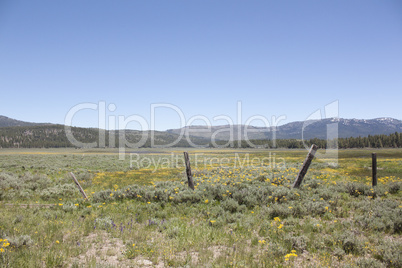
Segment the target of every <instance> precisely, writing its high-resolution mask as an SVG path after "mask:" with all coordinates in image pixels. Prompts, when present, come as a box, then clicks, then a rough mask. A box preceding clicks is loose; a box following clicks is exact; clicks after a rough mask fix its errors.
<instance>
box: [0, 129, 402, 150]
mask: <svg viewBox="0 0 402 268" xmlns="http://www.w3.org/2000/svg"><path fill="white" fill-rule="evenodd" d="M71 133H72V136H73V137H74V139H76V140H77V141H78V142H80V143H82V144H86V145H85V146H88V147H89V144H90V143H94V142H96V143H97V146H96V147H112V148H117V147H119V146H126V147H133V145H134V146H135V145H136V144H139V145H141V146H140V147H142V148H150V147H158V146H159V147H164V146H165V147H167V146H168V147H194V146H195V145H198V146H201V147H232V148H253V147H258V148H289V149H297V148H305V145H307V146H311V144H313V143H314V144H316V145H317V146H318V147H319V148H328V147H329V148H333V147H334V146H335V145H336V143H338V148H341V149H343V148H344V149H346V148H402V134H401V133H398V132H395V133H392V134H390V135H369V136H368V137H350V138H339V139H337V140H332V141H329V142H330V143H332V144H327V141H326V140H323V139H317V138H315V139H310V140H306V141H304V143H303V141H302V140H298V139H277V140H275V141H274V140H270V139H264V140H260V139H254V140H249V141H246V140H242V141H216V143H214V144H212V143H211V142H210V140H208V139H206V138H200V137H190V140H187V138H186V137H185V136H184V137H182V138H181V139H180V140H179V135H177V134H174V133H169V132H163V131H154V132H151V131H135V130H126V131H103V132H102V131H101V132H100V131H99V129H96V128H78V127H72V128H71ZM100 135H101V137H100ZM61 147H79V146H76V145H74V144H72V143H71V142H70V141H69V140H68V138H67V135H66V132H65V127H64V126H63V125H41V126H29V127H2V128H0V148H61Z"/></svg>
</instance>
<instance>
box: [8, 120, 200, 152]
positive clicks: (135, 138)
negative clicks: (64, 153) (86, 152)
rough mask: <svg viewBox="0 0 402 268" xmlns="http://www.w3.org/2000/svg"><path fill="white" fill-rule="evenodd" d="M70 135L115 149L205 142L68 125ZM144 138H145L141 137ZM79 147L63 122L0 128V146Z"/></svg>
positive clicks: (159, 133)
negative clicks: (68, 134) (71, 140)
mask: <svg viewBox="0 0 402 268" xmlns="http://www.w3.org/2000/svg"><path fill="white" fill-rule="evenodd" d="M71 134H72V137H73V138H74V139H75V140H76V141H77V142H79V143H82V146H83V147H93V146H91V145H90V144H91V143H96V147H98V148H99V147H100V148H104V147H111V148H117V147H119V146H120V145H122V146H126V147H135V145H136V144H139V145H141V146H140V147H143V148H150V147H156V146H160V147H163V146H167V145H170V144H174V147H192V146H193V144H197V145H206V146H207V145H208V140H206V139H204V138H197V137H192V138H191V140H190V142H189V141H187V139H186V138H185V137H183V138H182V139H180V140H178V138H179V135H177V134H173V133H168V132H162V131H154V132H152V133H151V131H135V130H125V131H99V129H97V128H79V127H72V128H71ZM144 137H145V138H144ZM65 147H81V146H77V144H73V143H71V142H70V141H69V139H68V138H67V135H66V131H65V127H64V125H43V126H28V127H27V126H25V127H1V128H0V148H65Z"/></svg>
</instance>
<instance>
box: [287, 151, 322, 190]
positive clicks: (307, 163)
mask: <svg viewBox="0 0 402 268" xmlns="http://www.w3.org/2000/svg"><path fill="white" fill-rule="evenodd" d="M317 149H318V147H317V145H315V144H313V145H311V148H310V151H309V152H308V154H307V157H306V159H305V160H304V163H303V166H302V168H301V169H300V171H299V174H298V175H297V178H296V180H295V182H294V184H293V188H299V186H300V184H301V183H302V181H303V178H304V176H305V175H306V173H307V170H308V168H309V167H310V164H311V161H313V158H314V155H315V153H316V152H317Z"/></svg>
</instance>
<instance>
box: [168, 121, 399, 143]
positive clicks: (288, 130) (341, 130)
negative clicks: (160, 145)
mask: <svg viewBox="0 0 402 268" xmlns="http://www.w3.org/2000/svg"><path fill="white" fill-rule="evenodd" d="M336 127H337V129H338V137H339V138H348V137H358V136H362V137H364V136H368V135H380V134H391V133H394V132H402V121H401V120H397V119H393V118H376V119H369V120H366V119H342V118H328V119H322V120H310V121H300V122H291V123H288V124H285V125H282V126H278V127H276V130H275V129H274V128H273V127H268V128H266V127H254V126H245V125H233V126H230V125H225V126H211V127H207V126H186V127H184V128H180V129H169V130H167V132H169V133H174V134H180V133H181V132H182V131H183V133H185V135H189V136H193V137H202V138H205V139H211V138H212V136H213V137H214V138H215V139H216V140H239V139H241V140H243V139H245V138H246V136H247V138H248V139H273V133H274V130H275V135H276V139H302V138H303V139H313V138H318V139H326V138H327V131H331V128H332V129H335V130H336Z"/></svg>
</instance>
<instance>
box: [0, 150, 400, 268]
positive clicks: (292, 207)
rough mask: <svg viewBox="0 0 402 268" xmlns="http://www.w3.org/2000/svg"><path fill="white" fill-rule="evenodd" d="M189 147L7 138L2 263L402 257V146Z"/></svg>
mask: <svg viewBox="0 0 402 268" xmlns="http://www.w3.org/2000/svg"><path fill="white" fill-rule="evenodd" d="M183 150H188V149H177V148H173V149H140V150H134V149H133V150H132V152H129V151H128V152H127V153H126V155H125V156H124V159H123V160H121V159H119V154H118V152H116V151H114V150H111V149H110V150H109V149H99V150H95V149H93V150H83V149H81V150H78V149H32V150H28V149H19V150H17V149H13V150H12V149H10V150H8V149H1V150H0V267H402V256H401V255H402V254H401V252H402V238H401V232H402V198H401V197H402V193H401V186H402V180H401V178H402V150H401V149H382V150H367V149H365V150H355V149H350V150H340V151H339V159H338V163H337V164H336V163H331V161H329V160H328V159H319V158H315V159H314V160H313V163H312V165H311V166H310V169H309V171H308V173H307V175H306V177H305V178H304V180H303V183H302V185H301V187H300V188H299V189H293V188H292V187H291V186H292V184H293V182H294V180H295V178H296V176H297V174H298V171H299V169H300V167H301V165H302V163H303V161H304V159H305V157H306V154H307V151H306V150H262V149H261V150H260V149H254V150H251V149H250V150H246V149H189V150H188V152H189V154H190V159H191V165H192V171H193V179H194V183H195V190H194V191H192V190H189V189H188V186H187V178H186V172H185V165H184V159H183ZM372 152H376V153H377V166H378V185H377V186H376V187H371V153H372ZM69 172H73V173H74V174H75V176H76V177H77V179H78V180H79V182H80V184H81V186H82V187H83V189H84V190H85V192H86V193H87V195H88V196H89V199H88V200H84V199H83V198H82V196H81V194H80V192H79V191H78V189H77V187H76V186H75V184H74V183H73V180H72V178H71V176H70V175H69Z"/></svg>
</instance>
